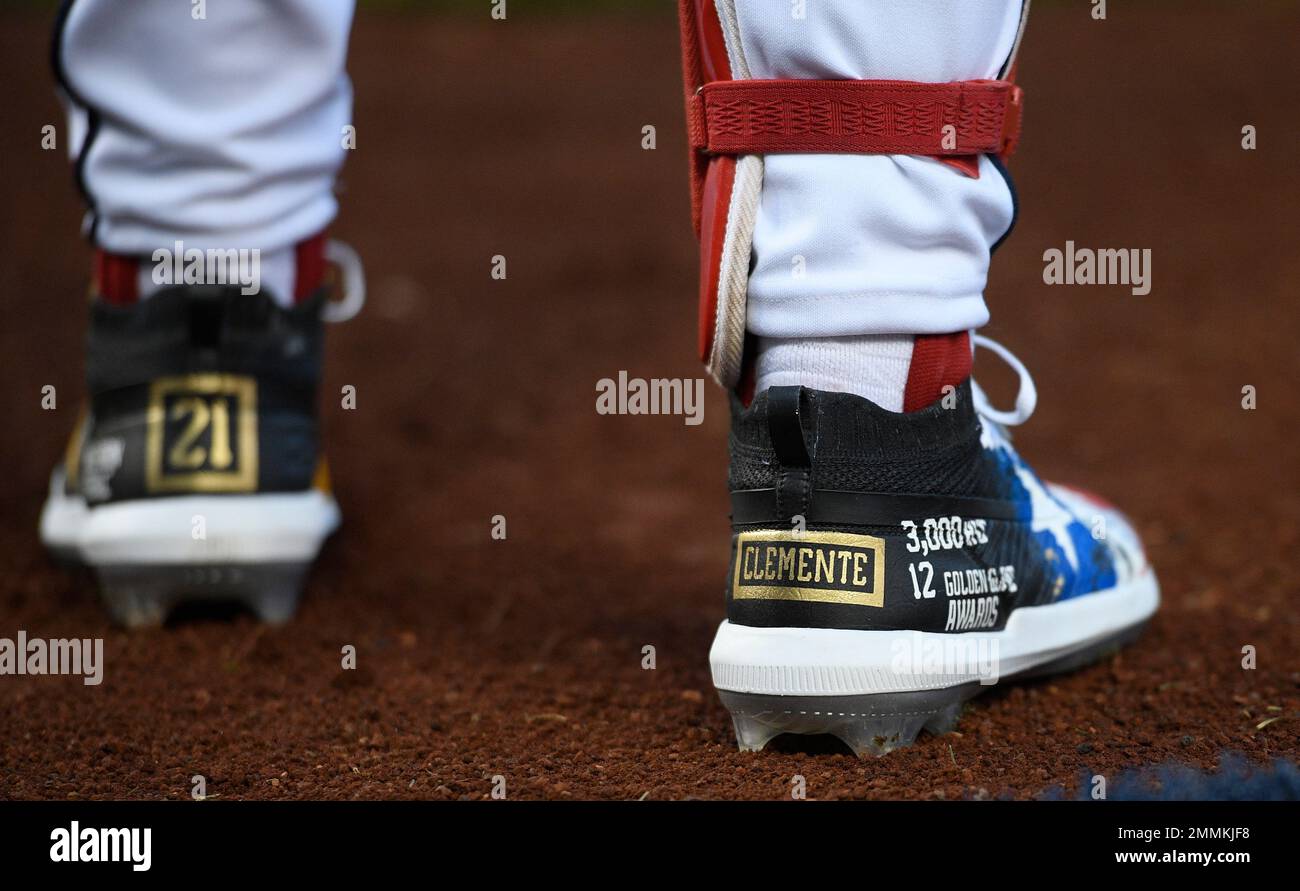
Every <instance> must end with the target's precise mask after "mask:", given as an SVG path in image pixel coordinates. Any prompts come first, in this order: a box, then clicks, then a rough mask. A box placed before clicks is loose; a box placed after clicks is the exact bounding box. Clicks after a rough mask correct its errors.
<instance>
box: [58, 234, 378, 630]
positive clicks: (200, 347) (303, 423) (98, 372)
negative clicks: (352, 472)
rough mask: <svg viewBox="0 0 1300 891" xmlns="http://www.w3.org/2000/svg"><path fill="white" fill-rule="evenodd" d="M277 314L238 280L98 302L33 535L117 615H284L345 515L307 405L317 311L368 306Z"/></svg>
mask: <svg viewBox="0 0 1300 891" xmlns="http://www.w3.org/2000/svg"><path fill="white" fill-rule="evenodd" d="M330 254H331V255H332V256H333V257H334V258H335V259H336V260H339V261H340V263H341V264H342V265H343V268H344V272H345V281H346V283H347V284H346V288H347V291H348V296H347V297H346V298H345V299H344V300H343V301H341V302H340V303H334V302H329V301H327V299H326V293H325V289H321V290H320V291H319V292H318V293H317V294H316V295H315V296H313V297H311V298H309V299H307V300H305V301H303V302H301V303H299V304H297V305H296V306H293V307H292V308H284V307H281V306H278V305H277V304H276V302H275V301H274V300H273V299H271V298H270V297H269V296H268V295H267V294H265V293H256V294H244V293H241V289H240V287H239V286H237V285H234V286H225V285H180V286H174V287H168V288H164V289H162V290H160V291H158V292H157V293H156V294H154V295H153V296H151V297H149V298H148V299H146V300H143V301H140V302H138V303H134V304H131V305H127V306H115V305H112V304H109V303H107V302H105V301H102V300H97V301H95V302H94V303H93V304H92V306H91V320H90V335H89V338H88V359H87V384H88V390H89V405H88V408H87V410H86V412H85V413H84V414H83V416H82V418H81V420H80V422H79V423H78V425H77V429H76V431H75V432H74V433H73V436H72V439H71V442H70V443H69V446H68V451H67V454H66V456H65V458H64V461H63V463H62V464H61V465H60V466H59V467H57V468H56V469H55V470H54V472H53V474H52V475H51V480H50V490H49V496H48V498H47V499H46V502H45V506H44V509H43V510H42V512H41V519H40V533H41V539H42V541H43V542H44V543H45V545H46V547H47V548H48V549H49V550H50V552H51V553H52V554H53V555H54V556H55V557H56V559H59V560H62V561H66V562H71V563H78V564H83V565H85V566H88V567H90V568H91V569H92V570H93V571H94V572H95V574H96V575H97V577H98V580H99V583H100V588H101V593H102V595H103V599H104V602H105V605H106V606H107V608H108V611H109V613H110V615H111V616H112V618H113V619H114V620H115V621H116V622H118V623H120V624H122V625H125V626H127V627H131V628H135V627H141V626H154V625H159V624H161V623H162V622H163V621H165V620H166V618H167V616H168V614H169V613H170V612H171V611H172V610H173V609H174V608H175V607H176V606H178V605H180V604H183V603H190V602H196V601H201V602H223V603H235V604H239V605H242V606H244V607H246V608H248V609H249V610H251V611H252V612H253V613H254V614H256V615H257V616H258V617H259V618H260V619H262V620H263V621H266V622H270V623H282V622H285V621H287V620H288V619H289V618H290V617H292V615H293V613H294V610H295V608H296V606H297V602H298V597H299V593H300V591H301V589H302V583H303V579H304V577H305V576H306V573H307V570H308V569H309V567H310V566H311V563H312V562H313V561H314V560H315V558H316V555H317V554H318V553H319V551H320V549H321V546H322V544H323V543H324V541H325V539H326V538H327V537H328V536H329V535H330V534H331V533H332V532H333V531H334V529H335V528H336V527H337V526H338V524H339V509H338V505H337V504H336V503H335V500H334V496H333V494H332V493H331V490H330V483H329V473H328V470H327V467H326V464H325V461H324V458H323V457H322V456H321V454H320V449H319V444H318V434H319V430H318V421H317V412H316V396H317V386H318V383H319V379H320V368H321V353H322V342H323V339H324V338H323V333H322V330H321V322H322V318H324V319H325V320H332V319H334V318H341V317H340V308H341V307H342V308H345V309H347V310H349V311H351V313H352V314H355V311H356V309H358V308H359V306H360V302H361V301H363V300H364V294H363V286H362V284H361V278H360V276H361V273H360V267H359V264H358V263H357V261H356V258H355V255H354V254H352V253H351V252H350V250H347V249H345V248H341V247H339V246H334V245H332V246H331V248H330Z"/></svg>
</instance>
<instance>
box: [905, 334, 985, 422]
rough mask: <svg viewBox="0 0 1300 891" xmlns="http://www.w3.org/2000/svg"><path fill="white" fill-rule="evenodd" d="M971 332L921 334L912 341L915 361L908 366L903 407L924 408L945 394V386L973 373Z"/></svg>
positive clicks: (956, 382) (954, 385)
mask: <svg viewBox="0 0 1300 891" xmlns="http://www.w3.org/2000/svg"><path fill="white" fill-rule="evenodd" d="M970 369H971V352H970V333H969V332H967V331H958V332H957V333H956V334H918V335H917V336H916V339H915V340H914V341H913V343H912V364H911V365H910V366H909V367H908V369H907V387H906V388H905V389H904V390H903V411H905V412H908V411H920V410H921V409H923V408H925V407H927V406H929V405H933V404H934V403H935V402H937V401H938V400H939V398H940V397H942V396H943V389H944V387H948V386H951V387H956V386H958V385H959V384H960V383H961V382H962V381H964V380H966V378H968V377H970Z"/></svg>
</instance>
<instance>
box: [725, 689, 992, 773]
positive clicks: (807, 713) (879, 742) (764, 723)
mask: <svg viewBox="0 0 1300 891" xmlns="http://www.w3.org/2000/svg"><path fill="white" fill-rule="evenodd" d="M981 689H982V688H981V687H980V685H979V684H964V685H961V686H958V687H949V688H946V689H940V690H923V691H917V692H911V693H874V694H860V695H853V696H766V695H762V694H757V693H736V692H734V691H730V690H719V691H718V696H719V697H720V698H721V699H722V704H723V705H725V706H726V707H727V709H728V711H730V712H731V721H732V724H733V725H734V726H735V728H736V739H737V741H738V743H739V744H740V748H741V750H742V751H747V752H756V751H759V750H760V749H762V748H763V747H764V746H766V745H767V743H768V742H770V741H771V740H772V738H773V737H776V736H778V735H780V734H782V733H795V734H805V735H815V734H830V735H831V736H834V737H836V738H837V739H839V740H840V741H841V742H843V743H844V744H845V745H846V746H848V747H849V748H850V749H852V750H853V752H854V754H856V755H857V756H858V757H859V758H865V757H868V756H880V755H884V754H886V753H888V752H892V751H893V750H894V749H901V748H903V747H904V746H910V745H911V744H912V743H914V742H915V741H916V738H917V736H919V735H920V733H921V731H922V730H928V731H929V732H930V733H932V734H934V735H936V736H937V735H939V734H943V733H948V732H950V731H951V730H953V729H954V728H955V727H956V726H957V722H958V720H959V719H960V718H961V713H962V707H963V705H964V703H965V702H966V700H967V699H969V698H971V697H972V696H974V695H975V694H977V693H979V692H980V690H981Z"/></svg>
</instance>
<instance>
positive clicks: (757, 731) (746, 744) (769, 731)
mask: <svg viewBox="0 0 1300 891" xmlns="http://www.w3.org/2000/svg"><path fill="white" fill-rule="evenodd" d="M731 726H732V727H734V728H735V730H736V744H737V745H738V746H739V747H740V751H742V752H761V751H763V747H764V746H766V745H767V744H768V743H770V742H771V741H772V740H773V739H775V738H776V737H777V736H778V735H779V734H780V731H779V730H777V729H776V728H774V727H771V726H770V725H768V724H765V723H763V721H761V720H760V719H758V718H756V717H752V716H750V715H744V714H740V713H732V715H731Z"/></svg>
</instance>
